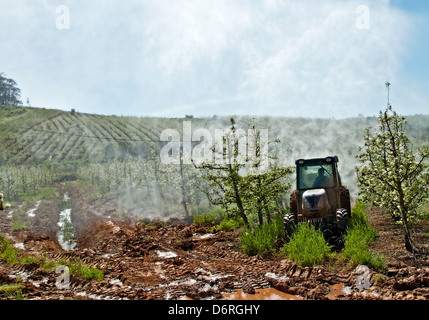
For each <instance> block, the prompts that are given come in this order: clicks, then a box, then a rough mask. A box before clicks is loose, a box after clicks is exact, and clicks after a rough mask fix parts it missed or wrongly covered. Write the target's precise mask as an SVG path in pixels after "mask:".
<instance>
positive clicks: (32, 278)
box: [0, 183, 429, 300]
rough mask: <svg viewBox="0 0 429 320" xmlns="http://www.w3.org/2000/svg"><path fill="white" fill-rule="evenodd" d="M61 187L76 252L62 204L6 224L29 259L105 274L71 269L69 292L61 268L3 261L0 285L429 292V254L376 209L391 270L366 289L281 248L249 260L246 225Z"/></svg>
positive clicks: (254, 292) (134, 294)
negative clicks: (134, 207) (118, 206)
mask: <svg viewBox="0 0 429 320" xmlns="http://www.w3.org/2000/svg"><path fill="white" fill-rule="evenodd" d="M59 192H60V193H61V192H64V193H65V192H67V193H68V195H69V196H70V198H71V202H72V208H71V209H72V211H71V216H72V221H73V224H74V229H75V239H76V246H75V248H74V249H73V250H65V249H63V248H62V247H61V245H60V244H59V242H58V239H57V232H58V221H59V214H58V213H59V211H60V208H59V206H58V204H55V203H58V201H57V202H55V201H53V200H52V201H51V200H49V199H48V200H44V201H42V202H41V203H40V205H39V207H38V208H37V210H35V212H34V214H35V216H34V217H32V218H30V219H32V220H31V221H32V223H31V225H30V226H29V227H28V228H25V229H21V230H19V231H12V218H11V217H10V212H11V211H13V210H14V209H16V208H10V209H7V211H4V212H3V213H0V217H1V218H0V231H1V232H2V233H3V234H5V235H6V236H7V237H8V238H9V239H10V241H11V242H12V243H13V244H14V245H15V246H16V247H17V248H18V250H19V254H20V255H21V256H35V257H42V256H43V257H45V260H46V261H48V260H54V261H60V259H72V258H79V259H80V261H81V262H82V263H84V264H85V265H88V266H91V267H94V268H98V269H101V270H103V272H104V278H103V279H102V280H101V281H97V280H87V279H85V278H83V277H82V276H79V275H75V274H72V275H71V277H70V286H69V288H68V289H65V288H61V287H59V286H58V287H57V285H56V280H57V278H58V277H59V274H57V273H56V272H55V270H52V269H46V268H43V266H42V265H41V263H39V262H36V263H26V264H25V263H24V264H23V263H19V264H15V265H10V264H7V263H6V262H5V261H0V286H1V285H6V284H13V283H16V282H17V281H19V282H20V283H22V285H23V289H22V293H23V296H24V298H25V299H31V300H39V299H43V300H45V299H88V300H91V299H97V300H99V299H101V300H108V299H112V300H114V299H132V300H133V299H141V300H171V299H252V298H254V299H255V298H256V299H267V298H268V299H339V300H374V299H377V300H378V299H388V300H403V299H424V300H427V299H428V298H429V262H428V259H427V258H425V257H419V258H415V257H413V255H411V254H410V253H409V252H407V251H406V250H405V248H404V245H403V235H402V230H401V227H400V226H399V225H397V224H395V222H394V221H393V219H391V218H390V216H388V215H386V214H385V213H383V211H382V210H380V209H377V208H368V209H367V214H368V219H369V222H370V223H371V224H372V225H373V226H374V227H375V229H376V230H377V231H378V232H379V236H378V237H377V238H376V240H375V241H374V243H373V244H372V245H371V250H374V251H375V252H379V253H381V254H383V256H384V257H385V260H386V263H387V269H386V270H385V271H384V272H377V271H375V270H373V269H369V274H368V276H369V280H370V282H369V283H370V285H369V288H366V289H359V286H357V280H358V277H362V274H360V273H357V272H356V271H355V268H352V267H349V266H347V265H345V264H341V263H339V262H338V261H337V262H332V263H326V264H324V265H322V266H316V267H305V268H304V267H300V266H298V265H297V264H296V263H294V262H293V261H290V260H288V259H286V258H285V257H283V256H280V255H273V256H269V257H262V256H255V257H249V256H246V255H245V254H243V253H242V252H241V251H240V231H239V230H235V231H231V232H222V231H214V232H213V231H212V232H209V230H208V228H207V227H204V226H196V225H193V224H184V223H178V222H177V221H176V223H171V224H168V223H167V224H165V223H156V222H152V223H149V224H145V223H142V222H141V221H139V220H138V219H136V218H133V217H128V218H121V217H120V216H119V215H117V214H115V212H116V210H115V206H114V204H113V202H109V201H107V200H106V199H104V198H102V197H99V196H96V195H94V193H87V192H84V191H83V190H82V189H81V188H80V187H78V186H77V185H76V184H74V183H68V184H67V185H62V186H61V187H59ZM25 209H27V210H28V209H29V208H25ZM417 230H418V231H419V232H418V234H416V236H417V237H419V238H418V239H419V241H421V242H423V243H427V239H428V238H427V231H428V230H429V227H428V225H427V224H424V225H420V226H419V228H417ZM360 287H361V286H360ZM1 298H2V299H5V298H8V296H5V295H3V296H2V297H1ZM9 298H13V296H11V297H9Z"/></svg>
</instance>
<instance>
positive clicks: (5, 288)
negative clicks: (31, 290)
mask: <svg viewBox="0 0 429 320" xmlns="http://www.w3.org/2000/svg"><path fill="white" fill-rule="evenodd" d="M24 289H25V286H24V285H23V284H22V283H12V284H3V285H1V284H0V299H8V300H24V297H25V296H24V294H23V290H24Z"/></svg>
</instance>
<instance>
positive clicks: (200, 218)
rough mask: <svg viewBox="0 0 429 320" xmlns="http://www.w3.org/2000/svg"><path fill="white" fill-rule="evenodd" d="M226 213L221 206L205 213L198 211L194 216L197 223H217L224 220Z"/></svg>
mask: <svg viewBox="0 0 429 320" xmlns="http://www.w3.org/2000/svg"><path fill="white" fill-rule="evenodd" d="M225 215H226V214H225V210H224V209H222V208H221V207H214V208H213V209H211V210H208V211H206V212H204V213H196V214H194V215H193V216H192V218H193V222H194V224H196V225H216V224H218V223H220V222H221V221H223V219H224V217H225Z"/></svg>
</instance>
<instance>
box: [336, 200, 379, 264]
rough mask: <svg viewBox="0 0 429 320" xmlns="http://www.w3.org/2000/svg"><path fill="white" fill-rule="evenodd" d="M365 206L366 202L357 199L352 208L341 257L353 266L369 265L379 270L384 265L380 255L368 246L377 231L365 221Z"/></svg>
mask: <svg viewBox="0 0 429 320" xmlns="http://www.w3.org/2000/svg"><path fill="white" fill-rule="evenodd" d="M365 208H366V204H365V203H364V202H361V201H358V202H357V203H356V205H355V207H354V208H353V209H352V218H351V220H350V222H349V229H348V231H347V234H346V236H345V239H344V240H345V243H344V249H343V252H342V254H343V258H344V259H345V260H347V261H349V264H350V265H352V266H353V267H356V266H358V265H371V266H373V267H374V268H376V269H377V270H381V269H384V267H385V264H384V260H383V257H382V255H380V254H376V253H373V252H371V251H370V250H369V248H368V246H369V244H371V242H373V240H374V238H375V237H376V236H377V235H378V233H377V231H376V230H375V229H374V228H373V227H371V226H370V225H369V223H368V222H367V218H366V214H365Z"/></svg>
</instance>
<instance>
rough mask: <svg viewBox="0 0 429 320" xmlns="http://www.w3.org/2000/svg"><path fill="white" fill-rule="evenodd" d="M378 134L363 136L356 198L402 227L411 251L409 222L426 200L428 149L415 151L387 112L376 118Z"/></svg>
mask: <svg viewBox="0 0 429 320" xmlns="http://www.w3.org/2000/svg"><path fill="white" fill-rule="evenodd" d="M378 120H379V130H378V131H377V132H374V133H371V132H370V130H369V129H367V130H366V133H365V145H364V147H363V148H361V149H360V150H361V151H362V153H361V154H359V156H358V159H359V161H360V165H358V166H357V167H356V172H357V176H358V180H359V188H360V195H361V196H362V199H363V200H364V201H366V202H370V203H372V204H374V205H377V206H380V207H383V208H386V209H387V210H388V211H389V212H390V213H391V214H392V216H393V217H394V218H395V219H397V220H398V221H400V222H401V223H402V225H403V227H404V228H403V229H404V234H405V239H406V240H405V245H406V247H407V249H408V250H409V251H413V245H412V242H411V237H410V231H409V221H412V220H415V219H417V218H418V215H417V214H416V213H417V212H418V211H417V208H418V207H419V206H420V204H421V203H422V201H424V200H425V199H427V198H428V197H429V165H428V164H427V160H428V159H429V147H428V146H427V145H426V146H424V147H423V148H421V149H420V150H419V151H417V152H416V151H415V150H414V147H413V145H412V143H411V141H410V139H409V138H408V137H407V135H406V134H405V124H406V121H405V118H404V117H401V116H399V115H398V114H396V112H394V111H393V110H392V107H389V108H387V109H386V110H385V111H384V112H380V115H379V118H378Z"/></svg>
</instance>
